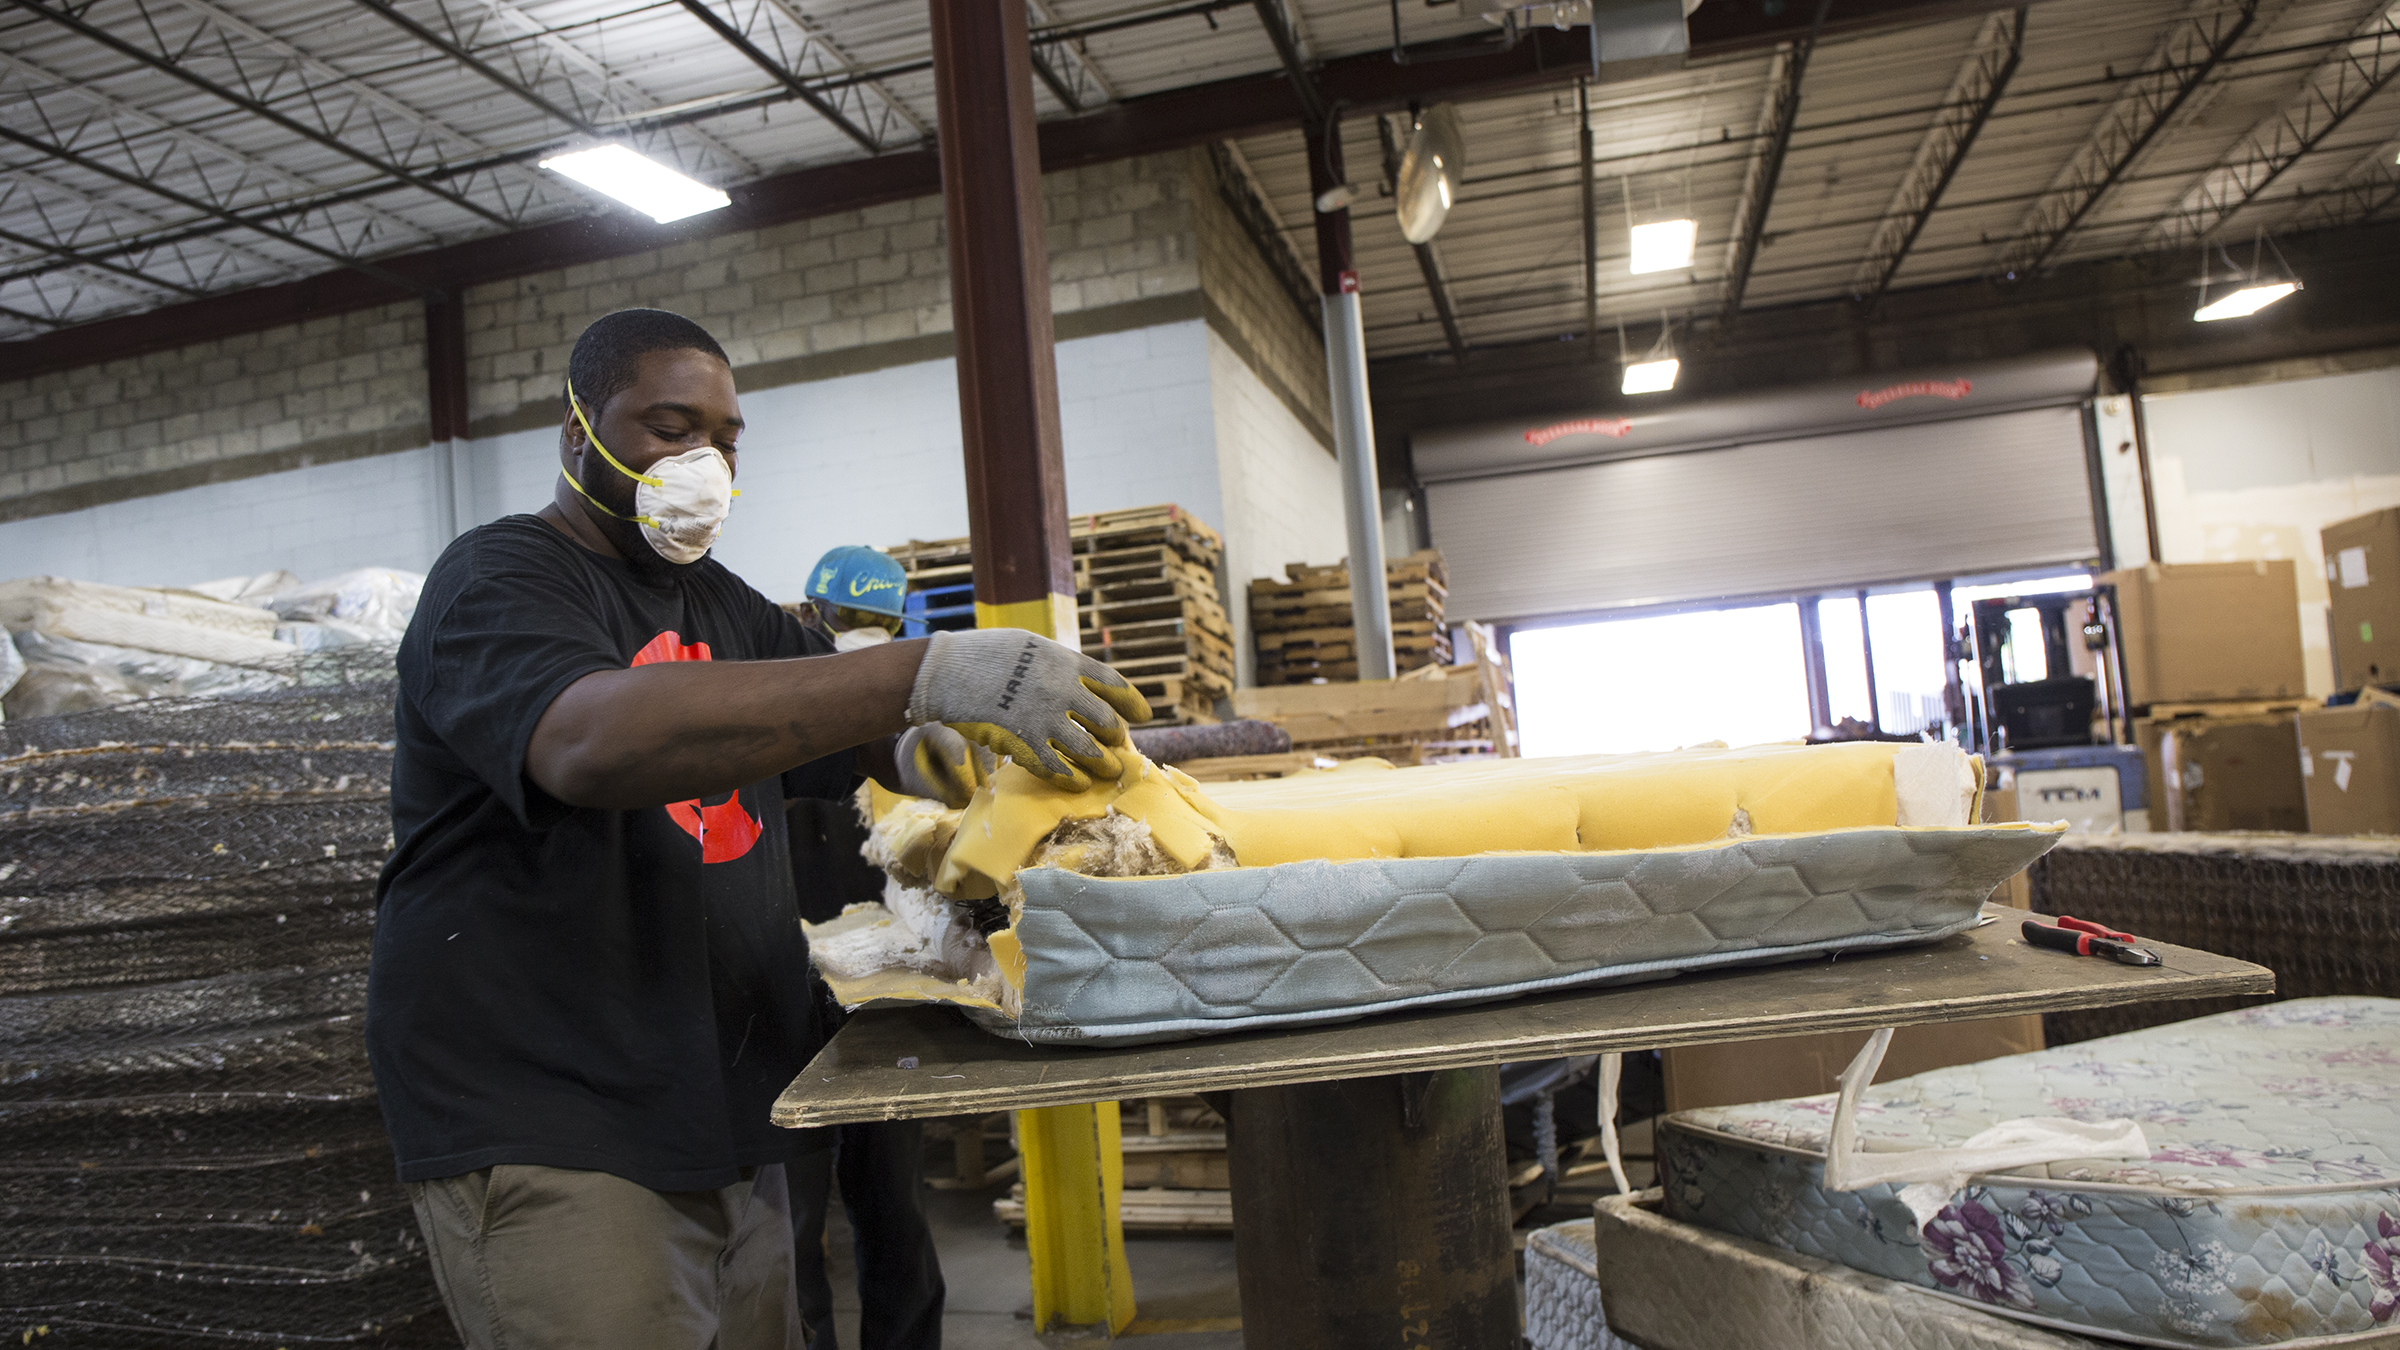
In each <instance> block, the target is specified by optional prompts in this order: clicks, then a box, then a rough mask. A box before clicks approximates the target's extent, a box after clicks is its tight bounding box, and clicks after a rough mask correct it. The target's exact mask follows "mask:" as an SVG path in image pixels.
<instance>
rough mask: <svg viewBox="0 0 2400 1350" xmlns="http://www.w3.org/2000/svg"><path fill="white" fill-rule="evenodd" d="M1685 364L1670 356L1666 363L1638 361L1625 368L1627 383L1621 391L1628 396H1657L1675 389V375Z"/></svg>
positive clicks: (1622, 386)
mask: <svg viewBox="0 0 2400 1350" xmlns="http://www.w3.org/2000/svg"><path fill="white" fill-rule="evenodd" d="M1682 368H1683V362H1681V361H1678V360H1676V359H1675V358H1674V357H1672V356H1670V357H1668V358H1667V359H1666V360H1664V361H1637V362H1635V363H1634V364H1632V365H1630V366H1627V367H1625V383H1624V384H1622V385H1620V386H1619V387H1618V388H1619V391H1620V392H1622V393H1627V394H1657V393H1663V392H1665V391H1666V390H1669V389H1672V388H1674V387H1675V373H1676V372H1677V371H1679V370H1681V369H1682Z"/></svg>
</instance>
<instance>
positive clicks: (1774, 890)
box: [967, 825, 2058, 1045]
mask: <svg viewBox="0 0 2400 1350" xmlns="http://www.w3.org/2000/svg"><path fill="white" fill-rule="evenodd" d="M2057 838H2058V833H2057V831H2056V830H2054V829H2051V828H2047V827H2040V826H2035V827H2028V826H2024V825H2009V826H1961V827H1952V828H1927V827H1912V828H1901V827H1897V826H1881V827H1874V826H1870V827H1862V828H1854V829H1843V830H1827V831H1821V832H1817V833H1812V834H1789V835H1754V836H1748V837H1744V838H1739V839H1733V840H1726V841H1721V842H1717V843H1712V844H1703V845H1693V846H1688V847H1679V848H1661V849H1645V850H1627V851H1621V852H1602V853H1489V854H1480V855H1475V856H1471V857H1450V858H1382V859H1371V860H1359V861H1347V862H1307V863H1286V864H1281V865H1277V866H1273V867H1260V868H1234V869H1227V870H1221V871H1207V872H1191V873H1186V874H1183V875H1179V876H1152V877H1113V878H1111V877H1092V876H1085V875H1082V874H1079V873H1075V872H1068V871H1064V870H1061V869H1058V868H1050V867H1044V868H1031V869H1027V870H1025V871H1022V872H1019V873H1018V874H1017V880H1018V882H1019V883H1020V885H1021V886H1022V887H1023V891H1024V905H1023V911H1022V914H1021V916H1020V918H1019V920H1018V925H1017V932H1018V935H1019V937H1020V939H1021V941H1022V943H1023V948H1024V952H1025V960H1026V967H1025V977H1024V995H1023V1008H1022V1015H1021V1016H1020V1017H1018V1018H1015V1019H1009V1018H1007V1017H1005V1016H1002V1015H1000V1014H998V1013H996V1012H993V1011H988V1010H977V1009H974V1008H971V1007H970V1008H968V1009H967V1011H968V1013H969V1015H970V1016H973V1017H975V1018H976V1020H977V1021H978V1022H979V1023H980V1024H982V1025H984V1026H986V1027H987V1028H988V1029H990V1030H993V1031H996V1032H999V1033H1001V1034H1005V1035H1009V1036H1017V1037H1022V1038H1023V1039H1025V1040H1028V1041H1034V1042H1050V1043H1076V1044H1085V1045H1130V1044H1140V1043H1143V1042H1148V1041H1163V1040H1174V1039H1180V1038H1184V1037H1189V1036H1196V1035H1211V1034H1218V1033H1223V1032H1231V1031H1240V1030H1246V1029H1250V1028H1256V1027H1267V1026H1292V1025H1302V1024H1308V1023H1319V1022H1329V1021H1341V1020H1348V1019H1351V1018H1356V1017H1362V1016H1366V1015H1369V1014H1372V1013H1380V1012H1389V1011H1394V1010H1398V1009H1404V1008H1416V1007H1424V1006H1428V1005H1434V1004H1452V1003H1465V1002H1474V1001H1481V1000H1489V999H1498V998H1508V997H1513V996H1516V995H1520V994H1525V993H1531V992H1534V991H1538V990H1545V989H1557V988H1563V987H1566V986H1570V985H1587V984H1598V983H1603V982H1616V981H1636V980H1651V979H1660V978H1664V977H1666V976H1670V975H1673V974H1676V973H1678V972H1682V971H1691V970H1703V969H1709V968H1712V967H1719V966H1729V965H1745V964H1757V963H1764V962H1771V961H1784V960H1792V959H1795V958H1801V957H1809V956H1815V955H1819V954H1822V953H1827V952H1836V951H1856V950H1861V949H1868V948H1876V947H1892V946H1901V945H1906V944H1910V943H1919V942H1929V941H1933V940H1936V939H1939V938H1943V937H1947V936H1949V935H1951V934H1953V933H1957V932H1960V931H1961V930H1963V929H1965V928H1967V927H1969V926H1970V925H1972V924H1974V923H1975V922H1976V918H1977V913H1978V910H1979V908H1980V906H1981V904H1982V902H1983V900H1984V898H1985V897H1986V896H1988V895H1989V894H1990V893H1991V891H1992V889H1993V887H1995V886H1997V885H1998V884H1999V883H2000V882H2001V881H2003V880H2005V879H2006V878H2007V877H2009V876H2010V875H2012V874H2013V873H2015V872H2016V871H2018V870H2019V869H2021V868H2023V867H2024V866H2025V865H2026V864H2028V863H2030V862H2031V861H2032V860H2033V859H2034V858H2036V857H2038V856H2040V854H2041V853H2042V852H2043V851H2044V850H2045V849H2047V848H2049V846H2050V845H2051V844H2052V843H2053V842H2055V841H2056V840H2057Z"/></svg>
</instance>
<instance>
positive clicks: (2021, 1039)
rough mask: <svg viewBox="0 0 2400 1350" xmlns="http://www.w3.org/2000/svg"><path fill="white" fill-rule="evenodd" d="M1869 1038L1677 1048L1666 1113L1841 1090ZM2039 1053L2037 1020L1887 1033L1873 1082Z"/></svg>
mask: <svg viewBox="0 0 2400 1350" xmlns="http://www.w3.org/2000/svg"><path fill="white" fill-rule="evenodd" d="M1870 1034H1871V1033H1869V1032H1864V1031H1833V1032H1827V1033H1825V1034H1824V1035H1821V1036H1779V1037H1777V1038H1775V1039H1773V1040H1766V1041H1727V1042H1720V1043H1718V1044H1716V1045H1679V1046H1676V1047H1674V1048H1673V1049H1671V1050H1668V1051H1666V1052H1665V1053H1663V1054H1662V1055H1660V1056H1659V1058H1660V1060H1661V1061H1662V1067H1663V1069H1664V1071H1665V1074H1666V1092H1667V1109H1668V1110H1669V1111H1692V1110H1697V1109H1699V1108H1700V1107H1703V1106H1742V1105H1745V1104H1747V1103H1750V1102H1771V1101H1779V1100H1781V1099H1783V1098H1785V1097H1813V1096H1815V1095H1817V1094H1818V1093H1821V1092H1833V1091H1836V1090H1837V1089H1839V1088H1840V1087H1841V1076H1842V1070H1843V1069H1845V1068H1847V1067H1849V1064H1850V1061H1851V1059H1852V1058H1853V1057H1854V1056H1856V1055H1857V1054H1858V1048H1859V1047H1860V1046H1862V1045H1865V1044H1866V1043H1867V1037H1868V1036H1869V1035H1870ZM2041 1048H2042V1019H2041V1018H2040V1017H2039V1016H2038V1015H2034V1014H2026V1015H2024V1016H2019V1017H1989V1018H1984V1019H1981V1020H1979V1021H1973V1022H1927V1023H1921V1024H1919V1025H1917V1026H1909V1027H1901V1028H1899V1029H1898V1030H1896V1031H1894V1032H1893V1033H1892V1045H1891V1049H1890V1050H1888V1051H1886V1052H1885V1053H1884V1056H1883V1067H1882V1068H1880V1069H1877V1070H1876V1071H1875V1081H1876V1082H1878V1083H1888V1082H1891V1081H1892V1080H1893V1079H1895V1078H1906V1077H1908V1076H1909V1075H1911V1074H1919V1073H1924V1072H1926V1071H1927V1070H1930V1069H1946V1068H1949V1067H1950V1066H1951V1065H1953V1064H1976V1063H1980V1062H1982V1061H1983V1060H1987V1059H1998V1058H1999V1057H2000V1056H2002V1055H2021V1054H2024V1053H2026V1052H2028V1051H2032V1050H2039V1049H2041Z"/></svg>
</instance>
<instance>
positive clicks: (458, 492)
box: [425, 291, 476, 544]
mask: <svg viewBox="0 0 2400 1350" xmlns="http://www.w3.org/2000/svg"><path fill="white" fill-rule="evenodd" d="M425 421H426V426H427V429H428V430H429V431H430V432H431V433H432V434H431V436H430V437H429V438H428V439H430V440H431V441H432V442H433V456H434V477H435V479H436V484H435V495H436V497H437V499H438V500H437V501H436V502H435V509H436V510H437V512H438V513H439V515H440V518H441V522H442V526H443V528H442V542H443V543H445V544H446V543H448V542H450V541H451V540H452V539H455V538H457V537H458V536H459V535H460V534H462V533H464V532H466V531H467V530H470V529H473V528H474V527H475V524H476V520H475V516H476V512H475V509H474V490H473V489H474V484H473V482H472V480H471V477H470V465H469V462H468V446H467V320H466V305H465V303H464V302H463V301H462V300H461V299H460V297H459V296H458V294H457V293H456V292H455V291H452V292H449V293H444V294H435V295H429V296H427V297H425Z"/></svg>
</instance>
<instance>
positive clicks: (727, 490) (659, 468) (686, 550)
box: [558, 380, 742, 563]
mask: <svg viewBox="0 0 2400 1350" xmlns="http://www.w3.org/2000/svg"><path fill="white" fill-rule="evenodd" d="M567 401H568V403H569V404H570V405H571V406H572V407H573V408H574V409H575V420H576V421H577V422H579V423H582V425H583V434H584V438H585V439H586V440H588V441H590V442H591V446H592V448H593V449H594V450H597V451H599V452H600V457H601V458H602V459H605V460H607V461H608V465H609V467H610V468H612V469H615V470H616V471H617V472H618V473H621V474H623V475H625V476H626V477H627V478H630V479H632V480H633V482H634V488H633V514H632V515H630V516H627V515H619V514H618V513H617V512H615V511H610V510H609V509H608V507H606V506H604V505H601V502H600V500H599V499H598V498H596V497H594V496H593V495H592V494H591V493H589V492H585V491H584V487H583V484H581V483H578V482H576V481H575V476H574V475H573V474H570V473H568V472H567V471H566V469H564V468H563V467H562V468H561V469H560V470H559V471H558V472H559V476H560V477H562V478H565V479H566V480H567V486H569V487H572V488H574V489H575V490H576V491H577V492H579V493H582V495H583V499H584V500H585V501H587V502H590V503H591V504H592V505H594V506H597V507H599V508H600V509H601V510H602V511H603V512H606V513H607V514H609V515H611V516H616V518H617V519H619V520H623V521H629V522H631V523H633V524H635V525H639V526H641V529H642V539H643V541H644V542H645V543H647V544H649V545H650V548H651V550H652V551H653V552H655V553H657V554H658V556H659V557H661V558H664V559H666V560H667V561H668V562H671V563H695V562H698V561H700V560H701V559H702V558H704V557H706V556H708V551H709V550H710V549H711V548H713V547H715V546H716V542H717V536H718V535H719V534H721V533H723V532H724V529H725V517H726V515H727V514H728V513H729V512H731V511H732V510H733V499H734V498H736V497H739V496H741V495H742V494H741V493H739V492H737V491H735V490H734V486H733V465H732V463H731V462H730V461H728V460H727V459H726V458H725V455H724V453H723V452H722V451H720V450H718V449H717V448H716V447H715V446H710V445H704V446H701V447H700V448H698V449H696V450H686V451H684V452H683V453H682V454H680V455H670V456H668V457H667V458H665V459H662V460H660V461H658V462H657V463H655V464H653V465H651V466H650V472H648V473H635V472H634V471H633V470H631V469H628V468H626V467H625V466H624V465H622V464H620V463H618V462H617V457H616V456H615V455H612V454H610V453H609V452H608V447H607V446H605V445H602V444H601V443H600V436H599V434H598V433H597V432H595V431H593V430H592V424H591V422H590V421H589V420H587V419H586V418H585V417H584V415H583V400H582V399H580V398H578V397H576V395H575V385H574V382H573V381H571V380H570V381H569V382H568V383H567Z"/></svg>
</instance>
